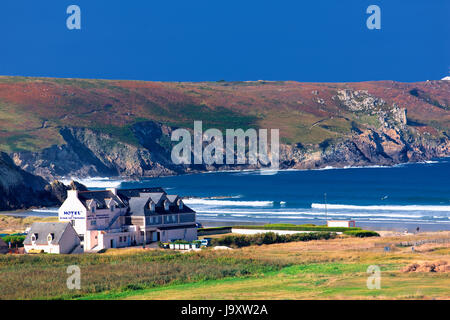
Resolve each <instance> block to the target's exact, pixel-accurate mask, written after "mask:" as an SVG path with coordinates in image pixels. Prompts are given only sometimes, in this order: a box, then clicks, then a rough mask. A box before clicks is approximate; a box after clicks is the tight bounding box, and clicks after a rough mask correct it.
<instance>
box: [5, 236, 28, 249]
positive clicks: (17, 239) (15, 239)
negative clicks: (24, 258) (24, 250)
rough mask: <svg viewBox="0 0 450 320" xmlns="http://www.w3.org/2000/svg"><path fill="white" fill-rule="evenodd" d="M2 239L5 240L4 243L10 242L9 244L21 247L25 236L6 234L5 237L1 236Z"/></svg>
mask: <svg viewBox="0 0 450 320" xmlns="http://www.w3.org/2000/svg"><path fill="white" fill-rule="evenodd" d="M2 239H3V241H5V242H6V244H9V243H10V242H11V246H12V247H15V246H16V245H17V246H18V247H23V242H24V241H25V236H14V235H8V236H5V237H2Z"/></svg>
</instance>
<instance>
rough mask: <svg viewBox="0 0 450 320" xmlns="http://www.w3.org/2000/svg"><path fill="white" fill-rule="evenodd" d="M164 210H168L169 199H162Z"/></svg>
mask: <svg viewBox="0 0 450 320" xmlns="http://www.w3.org/2000/svg"><path fill="white" fill-rule="evenodd" d="M164 210H165V211H169V201H168V200H166V201H164Z"/></svg>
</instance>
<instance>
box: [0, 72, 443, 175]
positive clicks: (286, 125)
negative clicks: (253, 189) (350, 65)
mask: <svg viewBox="0 0 450 320" xmlns="http://www.w3.org/2000/svg"><path fill="white" fill-rule="evenodd" d="M194 120H202V121H203V125H204V128H208V127H214V128H219V129H222V130H223V129H226V128H230V129H237V128H244V129H245V128H249V127H253V128H269V129H270V128H278V129H280V137H281V142H282V144H283V145H282V147H281V150H282V154H281V160H282V164H281V167H282V168H320V167H324V166H328V165H332V166H346V165H355V166H360V165H373V164H381V165H392V164H395V163H402V162H409V161H420V160H426V159H430V158H432V157H436V156H449V155H450V141H449V135H450V83H449V81H427V82H420V83H398V82H393V81H380V82H360V83H298V82H291V81H286V82H284V81H279V82H270V81H256V82H224V81H219V82H203V83H175V82H173V83H166V82H141V81H109V80H80V79H49V78H25V77H0V150H2V151H4V152H7V153H8V154H9V155H10V156H11V157H12V158H13V160H14V162H15V163H16V164H17V165H18V166H20V167H21V168H22V169H24V170H26V171H28V172H31V173H33V174H37V175H41V176H42V177H45V178H46V179H53V178H55V177H59V176H68V175H76V176H80V177H81V176H93V175H100V176H117V175H123V176H159V175H170V174H179V173H184V172H188V171H204V170H216V169H218V168H211V167H208V168H206V167H203V166H197V167H191V168H187V167H182V166H174V165H173V164H172V163H171V161H170V150H171V141H170V134H171V131H172V130H173V129H174V128H177V127H185V128H192V127H193V122H194ZM219 169H229V167H226V166H222V167H220V168H219Z"/></svg>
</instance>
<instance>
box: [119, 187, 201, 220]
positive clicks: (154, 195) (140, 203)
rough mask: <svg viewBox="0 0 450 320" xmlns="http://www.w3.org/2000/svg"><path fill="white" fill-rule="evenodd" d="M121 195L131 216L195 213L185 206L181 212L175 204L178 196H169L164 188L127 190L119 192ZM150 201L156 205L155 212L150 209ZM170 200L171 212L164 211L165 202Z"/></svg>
mask: <svg viewBox="0 0 450 320" xmlns="http://www.w3.org/2000/svg"><path fill="white" fill-rule="evenodd" d="M117 195H119V196H120V197H121V198H122V200H124V202H125V203H127V204H128V206H129V208H130V210H129V212H128V215H129V216H144V215H145V216H150V215H153V214H155V213H156V214H170V213H193V212H194V211H193V210H192V209H191V208H189V207H187V206H186V205H185V204H184V205H183V209H181V210H180V208H179V207H178V204H177V203H176V202H175V201H176V200H177V199H178V198H179V197H178V196H177V195H169V196H168V195H167V194H166V192H165V191H164V189H162V188H159V187H158V188H142V189H125V190H117ZM149 200H151V201H153V202H154V203H155V212H151V211H150V209H149V205H148V203H149ZM165 200H169V203H170V205H169V211H165V210H164V201H165Z"/></svg>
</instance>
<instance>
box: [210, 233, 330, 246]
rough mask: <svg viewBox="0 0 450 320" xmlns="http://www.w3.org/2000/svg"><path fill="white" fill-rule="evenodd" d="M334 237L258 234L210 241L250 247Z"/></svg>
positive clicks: (230, 236) (326, 235)
mask: <svg viewBox="0 0 450 320" xmlns="http://www.w3.org/2000/svg"><path fill="white" fill-rule="evenodd" d="M335 237H336V233H330V232H311V233H295V234H289V235H280V234H277V233H274V232H267V233H258V234H253V235H228V236H225V237H222V238H214V239H212V240H211V244H212V245H213V246H228V247H236V248H241V247H247V246H251V245H262V244H273V243H285V242H294V241H311V240H328V239H333V238H335Z"/></svg>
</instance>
